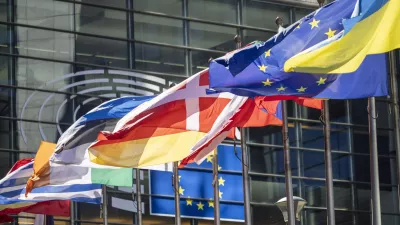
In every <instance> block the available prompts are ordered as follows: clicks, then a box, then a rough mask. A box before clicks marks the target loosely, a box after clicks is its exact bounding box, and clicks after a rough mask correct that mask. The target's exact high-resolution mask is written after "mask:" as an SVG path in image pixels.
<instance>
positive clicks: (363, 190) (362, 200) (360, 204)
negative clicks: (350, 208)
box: [355, 170, 382, 211]
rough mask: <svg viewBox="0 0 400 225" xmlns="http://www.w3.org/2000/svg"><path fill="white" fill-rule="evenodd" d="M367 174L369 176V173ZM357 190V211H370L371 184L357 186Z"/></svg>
mask: <svg viewBox="0 0 400 225" xmlns="http://www.w3.org/2000/svg"><path fill="white" fill-rule="evenodd" d="M366 171H367V170H366ZM368 171H369V170H368ZM366 174H368V175H369V172H367V173H366ZM355 188H356V210H366V211H369V210H370V206H371V186H370V185H369V184H356V185H355ZM381 202H382V201H381Z"/></svg>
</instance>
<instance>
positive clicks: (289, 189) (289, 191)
mask: <svg viewBox="0 0 400 225" xmlns="http://www.w3.org/2000/svg"><path fill="white" fill-rule="evenodd" d="M275 23H276V25H278V32H279V31H280V30H281V29H284V28H283V27H282V25H283V21H282V19H281V18H280V17H277V18H276V20H275ZM281 108H282V142H283V158H284V164H285V165H284V166H285V183H286V200H287V216H288V222H287V224H288V225H296V220H295V211H294V200H293V184H292V170H291V167H290V151H289V135H288V132H289V131H288V117H287V101H282V106H281Z"/></svg>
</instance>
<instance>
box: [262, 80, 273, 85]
mask: <svg viewBox="0 0 400 225" xmlns="http://www.w3.org/2000/svg"><path fill="white" fill-rule="evenodd" d="M262 83H263V84H264V86H271V84H273V83H274V82H272V81H270V80H269V79H267V80H266V81H263V82H262Z"/></svg>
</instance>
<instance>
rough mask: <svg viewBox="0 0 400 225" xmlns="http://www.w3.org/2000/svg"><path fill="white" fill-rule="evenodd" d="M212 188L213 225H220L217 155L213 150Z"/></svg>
mask: <svg viewBox="0 0 400 225" xmlns="http://www.w3.org/2000/svg"><path fill="white" fill-rule="evenodd" d="M213 175H214V179H213V186H214V225H220V214H219V213H220V211H219V183H218V153H217V149H215V150H214V157H213Z"/></svg>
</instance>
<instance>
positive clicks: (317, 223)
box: [305, 209, 361, 225]
mask: <svg viewBox="0 0 400 225" xmlns="http://www.w3.org/2000/svg"><path fill="white" fill-rule="evenodd" d="M305 214H306V217H307V220H306V223H305V224H310V225H325V224H326V218H327V213H326V210H312V209H306V210H305ZM335 219H336V224H340V225H351V224H353V214H352V213H351V212H343V211H335ZM357 224H358V223H357ZM360 224H361V223H360Z"/></svg>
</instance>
